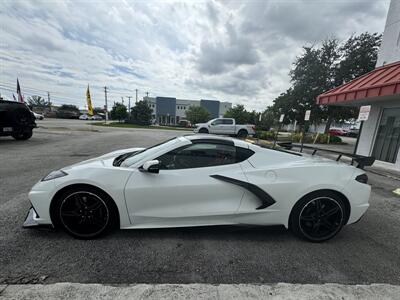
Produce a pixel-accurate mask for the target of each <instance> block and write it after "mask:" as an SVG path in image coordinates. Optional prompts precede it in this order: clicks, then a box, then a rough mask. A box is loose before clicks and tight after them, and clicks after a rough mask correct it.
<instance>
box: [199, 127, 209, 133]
mask: <svg viewBox="0 0 400 300" xmlns="http://www.w3.org/2000/svg"><path fill="white" fill-rule="evenodd" d="M199 133H208V130H207V129H206V128H201V129H200V130H199Z"/></svg>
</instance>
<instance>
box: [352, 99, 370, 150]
mask: <svg viewBox="0 0 400 300" xmlns="http://www.w3.org/2000/svg"><path fill="white" fill-rule="evenodd" d="M370 111H371V105H365V106H361V107H360V112H359V113H358V118H357V120H358V121H361V123H360V130H359V131H358V136H357V141H356V145H355V146H354V151H353V154H357V149H358V143H359V142H360V137H361V132H362V129H363V126H364V121H367V120H368V117H369V113H370Z"/></svg>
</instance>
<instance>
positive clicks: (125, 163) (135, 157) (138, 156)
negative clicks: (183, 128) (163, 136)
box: [120, 138, 178, 167]
mask: <svg viewBox="0 0 400 300" xmlns="http://www.w3.org/2000/svg"><path fill="white" fill-rule="evenodd" d="M177 142H178V138H173V139H170V140H167V141H165V142H162V143H160V144H157V145H154V146H152V147H150V148H147V149H145V150H142V151H139V152H135V153H132V155H129V156H128V157H126V158H125V159H124V160H122V161H121V162H120V166H121V167H130V166H132V165H134V164H136V163H137V162H139V161H140V160H142V159H143V158H145V157H147V156H148V155H150V156H151V155H152V154H156V153H157V152H159V151H161V150H162V149H164V148H168V147H169V146H170V145H173V144H175V143H177Z"/></svg>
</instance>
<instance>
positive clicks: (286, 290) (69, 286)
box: [0, 283, 400, 300]
mask: <svg viewBox="0 0 400 300" xmlns="http://www.w3.org/2000/svg"><path fill="white" fill-rule="evenodd" d="M399 295H400V286H395V285H389V284H372V285H341V284H331V283H329V284H322V285H317V284H304V285H302V284H286V283H278V284H269V285H253V284H221V285H211V284H133V285H101V284H80V283H56V284H49V285H41V284H37V285H32V284H27V285H8V286H1V285H0V299H29V300H34V299H49V300H50V299H51V300H53V299H54V300H55V299H88V300H89V299H171V300H175V299H176V300H179V299H238V300H239V299H240V300H242V299H293V300H295V299H296V300H297V299H299V300H301V299H321V300H323V299H346V300H347V299H363V300H369V299H371V300H372V299H373V300H375V299H381V300H383V299H399Z"/></svg>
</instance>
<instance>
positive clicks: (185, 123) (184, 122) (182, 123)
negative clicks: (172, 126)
mask: <svg viewBox="0 0 400 300" xmlns="http://www.w3.org/2000/svg"><path fill="white" fill-rule="evenodd" d="M178 125H179V127H185V128H190V127H192V124H191V123H190V121H189V120H180V121H179V123H178Z"/></svg>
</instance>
